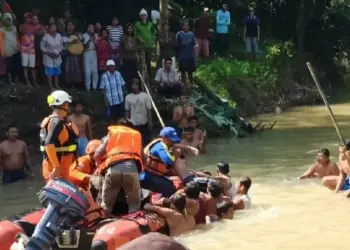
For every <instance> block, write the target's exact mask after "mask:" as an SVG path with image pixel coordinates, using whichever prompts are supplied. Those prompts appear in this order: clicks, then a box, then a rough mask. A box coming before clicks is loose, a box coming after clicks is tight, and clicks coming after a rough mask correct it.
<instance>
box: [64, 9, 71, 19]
mask: <svg viewBox="0 0 350 250" xmlns="http://www.w3.org/2000/svg"><path fill="white" fill-rule="evenodd" d="M63 17H64V18H66V19H70V17H71V14H70V10H65V11H64V12H63Z"/></svg>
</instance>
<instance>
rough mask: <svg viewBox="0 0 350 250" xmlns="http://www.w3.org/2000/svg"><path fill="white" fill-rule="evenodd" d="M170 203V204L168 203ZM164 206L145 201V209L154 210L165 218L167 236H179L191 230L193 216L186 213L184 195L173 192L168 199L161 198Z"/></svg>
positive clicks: (193, 222) (193, 221)
mask: <svg viewBox="0 0 350 250" xmlns="http://www.w3.org/2000/svg"><path fill="white" fill-rule="evenodd" d="M169 203H170V204H169ZM163 205H164V206H158V205H152V204H149V203H147V204H146V205H145V206H144V209H145V210H148V211H151V212H155V213H157V214H159V215H161V216H163V217H164V218H165V220H166V221H167V224H168V227H169V231H170V234H169V236H179V235H181V234H184V233H187V232H191V231H193V230H194V229H195V227H196V222H195V220H194V217H193V216H190V215H188V214H187V213H186V197H185V196H184V195H183V194H178V193H177V194H174V195H173V196H171V197H170V199H166V198H165V199H163Z"/></svg>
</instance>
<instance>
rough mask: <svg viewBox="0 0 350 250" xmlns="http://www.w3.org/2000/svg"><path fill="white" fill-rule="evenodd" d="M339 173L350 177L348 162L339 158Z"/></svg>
mask: <svg viewBox="0 0 350 250" xmlns="http://www.w3.org/2000/svg"><path fill="white" fill-rule="evenodd" d="M338 164H339V171H343V172H344V173H346V174H347V175H350V166H349V163H348V160H347V159H346V158H345V157H344V158H342V157H341V156H339V163H338Z"/></svg>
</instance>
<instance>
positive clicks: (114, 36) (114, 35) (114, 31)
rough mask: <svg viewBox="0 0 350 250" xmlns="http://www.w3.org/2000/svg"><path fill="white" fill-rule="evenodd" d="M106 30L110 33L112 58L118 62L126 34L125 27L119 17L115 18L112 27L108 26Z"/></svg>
mask: <svg viewBox="0 0 350 250" xmlns="http://www.w3.org/2000/svg"><path fill="white" fill-rule="evenodd" d="M106 29H107V31H108V39H109V43H110V44H111V47H112V51H113V52H112V58H113V59H114V60H116V59H117V56H118V52H119V46H120V39H121V37H122V35H123V33H124V31H123V27H122V26H121V25H120V23H119V19H118V18H117V17H113V19H112V25H109V26H107V28H106Z"/></svg>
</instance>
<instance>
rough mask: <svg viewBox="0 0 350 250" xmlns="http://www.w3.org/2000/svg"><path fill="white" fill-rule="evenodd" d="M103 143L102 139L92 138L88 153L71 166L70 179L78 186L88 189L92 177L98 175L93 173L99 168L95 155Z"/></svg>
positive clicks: (87, 147) (87, 149)
mask: <svg viewBox="0 0 350 250" xmlns="http://www.w3.org/2000/svg"><path fill="white" fill-rule="evenodd" d="M101 144H102V142H101V140H91V141H90V142H89V143H88V144H87V146H86V149H85V154H86V155H84V156H81V157H79V158H78V160H77V161H75V162H74V163H73V164H72V165H71V166H70V168H69V178H70V181H71V182H72V183H74V184H75V185H77V186H78V187H80V188H84V189H87V188H88V186H89V181H90V178H93V177H97V176H94V175H93V174H94V173H95V170H96V168H97V166H96V162H95V158H94V156H95V152H96V149H97V148H98V147H99V146H100V145H101Z"/></svg>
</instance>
